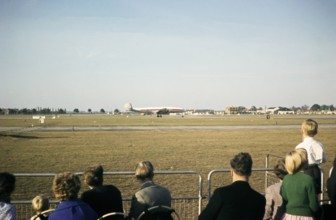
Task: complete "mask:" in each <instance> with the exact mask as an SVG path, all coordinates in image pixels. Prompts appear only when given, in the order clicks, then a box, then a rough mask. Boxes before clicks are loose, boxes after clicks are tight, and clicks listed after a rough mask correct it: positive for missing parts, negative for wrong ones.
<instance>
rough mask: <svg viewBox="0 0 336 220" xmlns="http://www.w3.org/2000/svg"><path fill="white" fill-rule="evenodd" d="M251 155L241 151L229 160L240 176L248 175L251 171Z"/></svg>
mask: <svg viewBox="0 0 336 220" xmlns="http://www.w3.org/2000/svg"><path fill="white" fill-rule="evenodd" d="M252 164H253V161H252V157H251V155H250V154H249V153H244V152H241V153H239V154H237V155H236V156H234V158H233V159H231V161H230V165H231V168H232V169H233V170H234V172H235V173H236V174H238V175H240V176H250V175H251V172H252Z"/></svg>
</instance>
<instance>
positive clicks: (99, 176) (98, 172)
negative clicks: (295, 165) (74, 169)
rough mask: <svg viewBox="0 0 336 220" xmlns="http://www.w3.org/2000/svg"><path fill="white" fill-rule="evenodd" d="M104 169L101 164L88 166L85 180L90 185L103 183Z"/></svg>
mask: <svg viewBox="0 0 336 220" xmlns="http://www.w3.org/2000/svg"><path fill="white" fill-rule="evenodd" d="M103 173H104V169H103V167H102V166H101V165H95V166H91V167H88V168H87V169H86V170H85V172H84V175H83V176H84V182H85V183H86V184H88V185H89V186H101V185H103V180H104V179H103Z"/></svg>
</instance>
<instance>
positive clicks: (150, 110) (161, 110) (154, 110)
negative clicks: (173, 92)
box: [124, 103, 185, 117]
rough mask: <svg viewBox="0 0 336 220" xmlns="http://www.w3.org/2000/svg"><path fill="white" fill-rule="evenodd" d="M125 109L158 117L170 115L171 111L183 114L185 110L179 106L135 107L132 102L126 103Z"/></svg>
mask: <svg viewBox="0 0 336 220" xmlns="http://www.w3.org/2000/svg"><path fill="white" fill-rule="evenodd" d="M124 107H125V110H126V111H128V112H138V113H140V114H143V115H152V114H156V116H157V117H162V115H169V114H171V113H175V114H183V113H184V112H185V110H184V109H183V108H179V107H144V108H133V106H132V104H131V103H126V104H125V106H124Z"/></svg>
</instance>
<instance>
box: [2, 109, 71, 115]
mask: <svg viewBox="0 0 336 220" xmlns="http://www.w3.org/2000/svg"><path fill="white" fill-rule="evenodd" d="M0 114H2V115H3V114H10V115H15V114H22V115H35V114H44V115H48V114H66V109H62V108H59V109H50V108H37V109H36V108H32V109H29V108H23V109H17V108H0Z"/></svg>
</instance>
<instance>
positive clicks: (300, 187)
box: [281, 150, 319, 220]
mask: <svg viewBox="0 0 336 220" xmlns="http://www.w3.org/2000/svg"><path fill="white" fill-rule="evenodd" d="M305 154H306V153H305V152H304V151H302V150H294V151H291V152H289V153H288V154H287V155H286V158H285V166H286V170H287V172H288V175H286V176H285V177H284V179H283V182H282V186H281V195H282V198H283V202H284V205H285V207H286V213H285V214H284V216H283V217H282V219H284V220H313V219H314V215H315V213H316V212H317V211H318V209H319V205H318V202H317V196H316V193H315V185H314V181H313V179H312V177H310V176H309V175H307V174H304V173H303V172H302V171H303V169H304V168H305V167H307V163H308V161H307V156H305Z"/></svg>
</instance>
